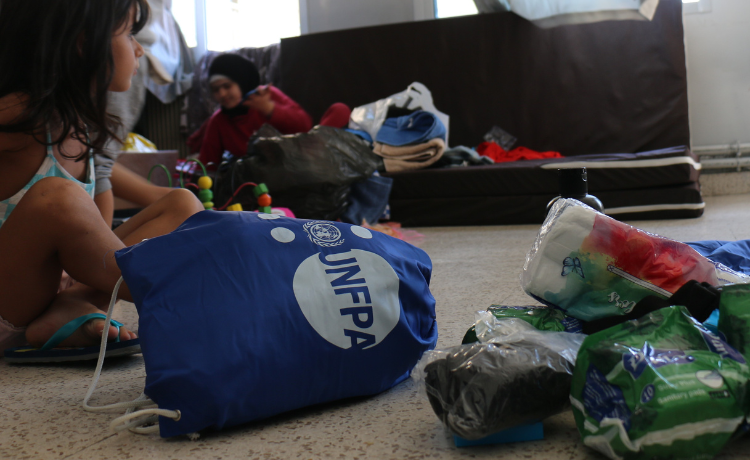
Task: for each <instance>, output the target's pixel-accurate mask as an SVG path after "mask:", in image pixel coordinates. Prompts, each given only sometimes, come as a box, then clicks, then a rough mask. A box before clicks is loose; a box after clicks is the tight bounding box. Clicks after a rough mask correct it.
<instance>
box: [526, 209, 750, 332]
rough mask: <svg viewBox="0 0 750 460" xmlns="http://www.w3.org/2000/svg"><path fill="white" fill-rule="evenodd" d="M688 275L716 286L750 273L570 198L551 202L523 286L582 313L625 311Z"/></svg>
mask: <svg viewBox="0 0 750 460" xmlns="http://www.w3.org/2000/svg"><path fill="white" fill-rule="evenodd" d="M690 280H696V281H698V282H707V283H709V284H711V285H712V286H721V285H724V284H734V283H747V282H750V277H748V276H747V275H743V274H740V273H737V272H735V271H733V270H731V269H729V268H728V267H725V266H724V265H722V264H719V263H715V262H712V261H711V260H709V259H707V258H705V257H703V256H701V255H700V254H698V252H697V251H695V250H694V249H693V248H691V247H690V246H688V245H687V244H685V243H680V242H678V241H674V240H670V239H668V238H664V237H661V236H659V235H655V234H652V233H649V232H646V231H643V230H639V229H637V228H635V227H633V226H630V225H628V224H625V223H622V222H618V221H617V220H615V219H612V218H611V217H608V216H605V215H604V214H601V213H599V212H596V211H595V210H594V209H592V208H590V207H589V206H586V205H585V204H583V203H581V202H580V201H576V200H573V199H559V200H557V201H556V202H555V204H554V205H553V206H552V208H551V209H550V211H549V214H548V215H547V218H546V219H545V221H544V223H543V224H542V228H541V229H540V231H539V234H538V236H537V238H536V241H534V244H533V245H532V247H531V250H530V251H529V253H528V254H527V256H526V262H525V263H524V267H523V272H522V273H521V286H522V287H523V289H524V290H525V291H526V293H527V294H529V295H530V296H532V297H534V298H536V299H537V300H539V301H541V302H543V303H545V304H547V305H551V306H555V307H559V308H561V309H563V310H565V312H566V313H567V314H569V315H570V316H573V317H576V318H578V319H581V320H584V321H590V320H595V319H599V318H604V317H608V316H615V315H623V314H627V313H628V312H630V311H631V310H632V309H633V307H634V306H635V304H636V303H637V302H639V301H640V300H641V299H643V298H644V297H646V296H647V295H657V296H661V297H662V298H665V299H666V298H668V297H670V296H671V295H672V294H673V293H675V292H676V291H677V289H679V288H680V287H681V286H682V285H684V284H685V283H686V282H688V281H690Z"/></svg>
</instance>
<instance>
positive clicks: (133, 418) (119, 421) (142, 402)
mask: <svg viewBox="0 0 750 460" xmlns="http://www.w3.org/2000/svg"><path fill="white" fill-rule="evenodd" d="M121 284H122V277H120V279H119V280H118V281H117V284H115V288H114V290H113V291H112V298H111V299H110V301H109V310H108V311H107V319H105V323H104V327H105V329H104V330H102V341H101V348H100V350H99V360H98V361H97V363H96V370H95V371H94V378H93V379H92V380H91V385H90V386H89V391H88V392H87V393H86V397H85V398H83V409H84V410H86V411H88V412H104V411H108V410H112V409H127V411H126V413H125V415H123V416H121V417H118V418H116V419H115V420H113V421H112V423H111V424H110V428H111V429H112V430H114V431H122V430H125V429H129V430H130V431H132V432H134V433H141V434H147V433H154V432H158V431H159V425H158V416H159V415H160V416H162V417H168V418H171V419H174V420H179V419H180V416H181V414H180V411H178V410H168V409H158V408H156V404H154V402H153V401H152V400H151V399H150V398H148V397H147V396H146V395H145V394H143V393H141V395H140V396H139V397H137V398H136V399H134V400H132V401H127V402H121V403H115V404H107V405H104V406H91V405H89V399H91V396H92V395H93V394H94V391H95V390H96V385H97V383H99V377H100V376H101V373H102V366H103V365H104V354H105V353H106V351H107V338H108V336H109V333H108V331H109V325H110V324H111V323H110V320H111V319H112V311H113V310H114V306H115V303H116V302H117V293H118V292H119V291H120V285H121ZM147 406H153V407H152V408H148V409H142V410H139V411H135V412H134V410H135V409H137V408H143V407H147ZM141 419H142V420H141ZM123 423H125V424H124V425H123ZM146 424H149V425H150V424H154V425H153V426H149V427H146V428H141V427H142V426H143V425H146ZM120 425H122V426H120Z"/></svg>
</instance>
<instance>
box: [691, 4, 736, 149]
mask: <svg viewBox="0 0 750 460" xmlns="http://www.w3.org/2000/svg"><path fill="white" fill-rule="evenodd" d="M686 7H687V5H686ZM686 10H687V8H686ZM683 24H684V28H685V45H686V51H687V76H688V103H689V105H690V132H691V137H692V141H693V146H694V147H698V146H705V145H719V144H730V143H731V142H733V141H737V142H740V143H746V142H750V0H713V1H712V2H711V11H709V12H706V13H699V14H685V15H684V16H683Z"/></svg>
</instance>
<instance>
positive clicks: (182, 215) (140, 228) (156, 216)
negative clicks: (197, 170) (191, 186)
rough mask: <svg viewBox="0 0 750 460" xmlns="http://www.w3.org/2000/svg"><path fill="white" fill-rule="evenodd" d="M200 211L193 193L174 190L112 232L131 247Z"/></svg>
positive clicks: (198, 202) (169, 228)
mask: <svg viewBox="0 0 750 460" xmlns="http://www.w3.org/2000/svg"><path fill="white" fill-rule="evenodd" d="M202 210H204V208H203V204H202V203H201V202H200V201H199V200H198V198H196V197H195V195H194V194H193V192H191V191H190V190H185V189H175V190H171V191H170V192H169V193H168V194H166V195H165V196H164V197H162V198H160V199H159V200H157V201H156V202H155V203H154V204H152V205H151V206H149V207H147V208H146V209H144V210H143V211H141V212H139V213H138V214H136V215H135V216H133V217H131V218H130V219H128V220H127V221H126V222H125V223H123V224H122V225H120V226H119V227H117V228H116V229H115V231H114V232H115V234H116V235H117V236H118V237H119V238H120V239H121V240H122V241H123V242H124V243H125V245H126V246H131V245H133V244H136V243H140V242H141V241H143V239H144V238H152V237H154V236H158V235H164V234H166V233H169V232H171V231H172V230H174V229H176V228H177V227H179V226H180V225H181V224H182V223H183V222H185V219H187V218H188V217H190V216H192V215H193V214H195V213H197V212H199V211H202ZM74 278H75V277H74ZM76 279H77V278H76Z"/></svg>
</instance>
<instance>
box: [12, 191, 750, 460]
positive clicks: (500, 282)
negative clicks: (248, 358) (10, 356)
mask: <svg viewBox="0 0 750 460" xmlns="http://www.w3.org/2000/svg"><path fill="white" fill-rule="evenodd" d="M706 202H707V206H706V213H705V215H704V216H703V217H701V218H699V219H691V220H671V221H651V222H636V223H634V224H635V225H636V226H639V227H641V228H644V229H647V230H649V231H652V232H655V233H658V234H661V235H664V236H667V237H670V238H674V239H677V240H683V241H691V240H700V239H726V240H734V239H745V238H750V195H732V196H720V197H709V198H707V199H706ZM419 231H420V232H421V233H422V234H423V235H424V240H423V241H422V243H420V246H421V247H422V248H423V249H424V250H426V251H427V253H428V254H429V255H430V256H431V257H432V261H433V264H434V272H433V279H432V292H433V294H434V296H435V298H436V299H437V309H438V325H439V329H440V340H439V343H438V346H439V347H445V346H450V345H454V344H457V343H459V342H460V340H461V337H462V336H463V333H464V332H465V330H466V329H467V328H468V327H469V326H470V324H471V323H472V320H473V315H474V311H475V310H478V309H482V308H484V307H486V306H488V305H490V304H492V303H505V304H514V303H517V304H527V303H530V301H531V299H530V298H528V297H527V296H526V295H525V294H524V293H523V291H522V290H521V288H520V286H519V283H518V275H519V272H520V270H521V267H522V265H523V262H524V257H525V253H526V251H527V249H528V248H529V246H530V245H531V243H532V241H533V239H534V237H535V235H536V231H537V226H531V225H526V226H509V227H451V228H431V229H419ZM117 308H118V311H116V312H115V316H116V317H119V318H122V319H124V320H125V323H126V324H127V325H130V326H135V325H136V323H137V317H136V313H135V308H134V307H133V306H132V305H131V304H121V305H119V306H118V307H117ZM93 368H94V366H93V364H76V365H58V366H35V367H30V366H10V365H8V364H6V363H5V362H4V361H2V360H0V459H47V458H50V459H52V458H55V459H99V458H102V459H104V458H106V459H219V458H222V459H228V458H261V459H272V458H274V459H275V458H279V459H297V458H299V459H309V458H359V459H364V458H394V459H407V458H414V459H420V458H435V459H443V458H488V459H489V458H493V459H496V458H503V459H525V458H535V459H536V458H539V459H547V458H554V459H588V458H591V459H601V458H604V457H602V456H600V455H599V454H597V453H595V452H592V451H590V450H588V449H587V448H585V447H583V446H582V445H581V443H580V441H579V438H578V433H577V431H576V428H575V425H574V424H573V419H572V416H571V415H570V414H569V413H568V414H563V415H559V416H556V417H552V418H551V419H549V420H547V421H545V423H544V428H545V436H546V439H545V440H544V441H537V442H530V443H519V444H509V445H501V446H491V447H479V448H463V449H457V448H455V447H453V444H452V442H451V438H450V436H449V433H448V432H447V431H446V430H445V429H444V428H443V427H442V426H441V424H440V422H439V421H438V419H437V418H436V417H435V415H434V414H433V412H432V410H431V409H430V407H429V405H428V403H427V401H426V399H424V398H423V397H422V396H421V395H419V394H418V393H417V390H416V385H415V384H414V383H413V382H412V381H411V380H408V381H407V382H405V383H402V384H401V385H398V386H397V387H396V388H393V389H392V390H390V391H387V392H385V393H383V394H381V395H379V396H377V397H373V398H369V399H364V400H358V401H347V402H343V403H338V404H331V405H325V406H320V407H315V408H312V409H306V410H300V411H296V412H293V413H290V414H286V415H283V416H279V417H276V418H273V419H271V420H267V421H264V422H259V423H253V424H249V425H245V426H241V427H238V428H233V429H231V430H227V431H224V432H220V433H214V434H210V435H207V436H204V437H201V438H200V439H199V440H197V441H190V440H188V439H186V438H180V439H169V440H165V439H161V438H159V437H158V436H156V435H152V436H139V435H134V434H130V433H122V434H111V433H110V432H109V428H108V426H109V422H110V420H112V419H113V418H114V417H115V416H116V415H119V414H91V413H87V412H84V411H83V410H82V409H81V408H80V404H81V401H82V399H83V397H84V394H85V393H86V390H87V388H88V385H89V383H90V380H91V377H92V375H93ZM144 378H145V371H144V367H143V361H142V357H140V356H137V357H131V358H125V359H121V360H118V361H112V362H111V363H108V364H105V368H104V372H103V376H102V379H101V382H100V385H99V388H100V390H99V391H98V392H97V395H96V396H95V398H94V402H95V403H98V404H104V403H110V402H115V401H119V400H125V399H132V398H134V397H136V396H137V395H138V394H140V391H141V390H142V388H143V383H144ZM749 447H750V442H748V441H745V440H743V441H738V442H735V443H734V444H731V445H730V446H728V447H727V448H726V449H725V452H724V453H723V454H722V455H721V456H720V457H719V458H750V454H747V452H749V451H750V450H749V449H748V448H749Z"/></svg>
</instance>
